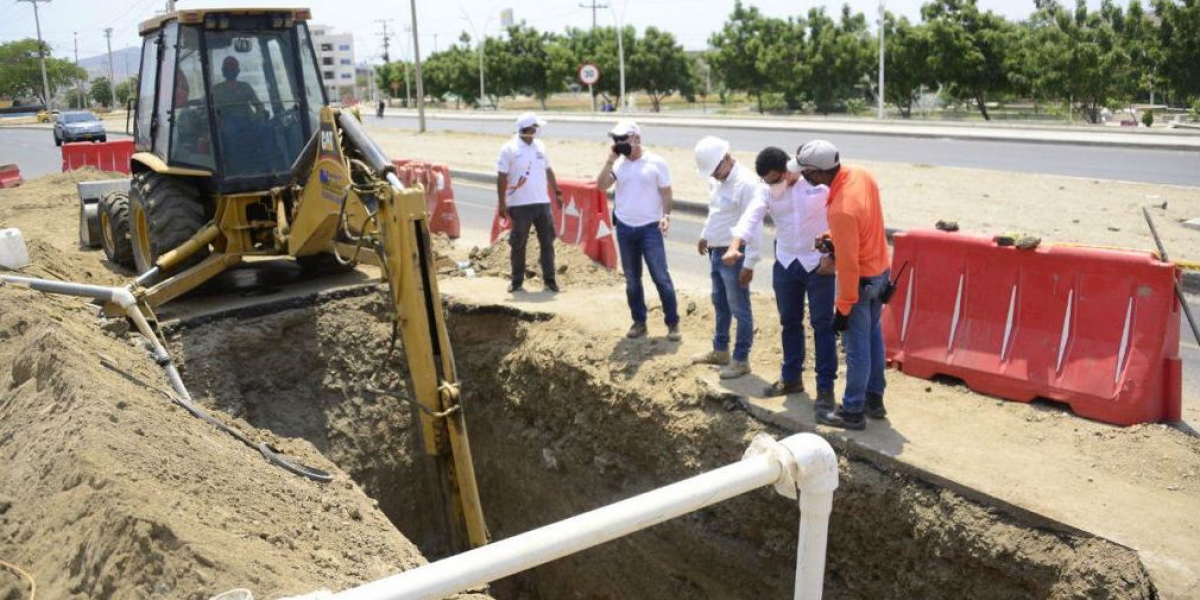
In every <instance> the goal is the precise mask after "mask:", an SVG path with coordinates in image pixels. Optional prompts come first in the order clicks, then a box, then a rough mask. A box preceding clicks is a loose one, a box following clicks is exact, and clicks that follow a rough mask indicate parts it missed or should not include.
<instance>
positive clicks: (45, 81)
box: [17, 0, 54, 109]
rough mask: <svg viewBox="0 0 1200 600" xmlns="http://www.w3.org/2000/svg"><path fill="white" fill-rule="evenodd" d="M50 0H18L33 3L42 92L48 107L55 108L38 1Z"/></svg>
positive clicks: (46, 0) (18, 0) (45, 0)
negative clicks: (47, 70) (51, 93)
mask: <svg viewBox="0 0 1200 600" xmlns="http://www.w3.org/2000/svg"><path fill="white" fill-rule="evenodd" d="M49 1H50V0H17V2H28V3H30V4H32V5H33V23H34V25H35V26H36V27H37V37H38V62H39V63H40V64H41V67H42V93H43V94H45V98H46V109H52V108H54V99H53V98H51V97H50V78H49V77H46V45H45V44H44V43H42V20H41V18H40V17H39V16H38V7H37V5H38V2H49Z"/></svg>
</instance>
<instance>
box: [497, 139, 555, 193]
mask: <svg viewBox="0 0 1200 600" xmlns="http://www.w3.org/2000/svg"><path fill="white" fill-rule="evenodd" d="M548 168H550V159H548V158H546V148H545V146H543V145H542V141H541V140H539V139H534V140H533V143H532V144H526V143H525V141H524V140H522V139H521V137H520V136H517V135H514V136H513V137H512V139H510V140H508V141H507V142H505V143H504V145H503V146H501V147H500V156H499V158H497V159H496V172H497V173H503V174H505V175H508V189H507V190H506V191H505V192H504V194H505V200H504V202H505V204H507V205H508V206H526V205H529V204H549V203H550V193H549V191H548V190H549V183H547V181H546V169H548Z"/></svg>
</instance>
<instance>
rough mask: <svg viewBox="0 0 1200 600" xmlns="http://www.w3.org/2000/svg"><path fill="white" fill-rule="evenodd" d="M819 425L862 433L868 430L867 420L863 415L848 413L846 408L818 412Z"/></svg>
mask: <svg viewBox="0 0 1200 600" xmlns="http://www.w3.org/2000/svg"><path fill="white" fill-rule="evenodd" d="M817 423H820V424H821V425H828V426H830V427H838V428H841V429H849V430H851V431H862V430H864V429H866V428H867V418H866V417H865V416H863V414H862V413H860V412H857V413H852V412H848V411H847V410H846V409H844V408H839V409H837V410H819V411H817Z"/></svg>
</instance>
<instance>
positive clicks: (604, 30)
mask: <svg viewBox="0 0 1200 600" xmlns="http://www.w3.org/2000/svg"><path fill="white" fill-rule="evenodd" d="M622 35H623V36H624V37H623V41H622V43H623V44H624V46H625V60H626V63H627V64H626V67H629V65H628V61H629V58H630V57H632V56H633V55H634V54H635V53H636V52H637V39H636V38H637V30H635V29H634V28H632V27H626V28H625V29H624V30H623V34H622ZM562 43H563V45H564V47H565V48H566V49H567V50H568V51H569V52H570V55H571V56H572V57H573V63H574V65H575V67H576V68H577V67H578V66H579V65H581V64H583V63H591V64H594V65H596V67H597V68H599V69H600V81H599V82H598V83H597V84H596V85H594V86H593V88H592V89H593V92H594V93H595V94H597V95H605V96H609V97H616V96H618V95H619V94H620V91H621V75H620V71H621V69H620V64H619V62H618V59H617V29H616V28H615V27H597V28H596V29H588V30H582V29H576V28H573V27H571V28H567V35H566V38H565V39H563V40H562ZM629 75H631V73H627V74H626V77H627V79H628V76H629ZM628 84H629V81H626V85H627V87H629V85H628ZM631 89H632V88H631Z"/></svg>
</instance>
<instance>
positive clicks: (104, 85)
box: [88, 77, 113, 108]
mask: <svg viewBox="0 0 1200 600" xmlns="http://www.w3.org/2000/svg"><path fill="white" fill-rule="evenodd" d="M88 96H90V97H91V98H92V100H95V101H96V103H97V104H99V105H101V106H103V107H105V108H108V107H110V106H112V102H113V90H112V86H111V85H109V83H108V78H107V77H97V78H95V79H93V80H92V87H91V89H90V90H89V91H88Z"/></svg>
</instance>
